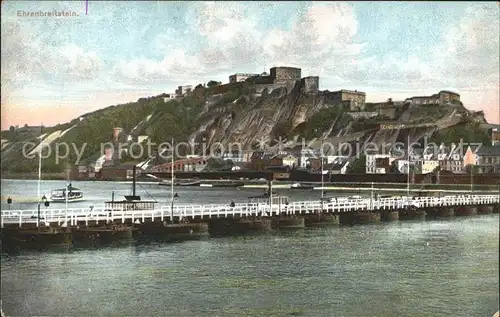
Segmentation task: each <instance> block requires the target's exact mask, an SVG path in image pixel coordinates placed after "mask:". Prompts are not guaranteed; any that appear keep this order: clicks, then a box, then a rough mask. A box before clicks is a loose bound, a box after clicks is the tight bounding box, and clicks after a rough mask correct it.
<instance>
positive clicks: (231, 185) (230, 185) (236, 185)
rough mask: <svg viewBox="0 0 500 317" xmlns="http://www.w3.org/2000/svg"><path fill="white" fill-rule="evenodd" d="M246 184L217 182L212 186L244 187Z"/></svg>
mask: <svg viewBox="0 0 500 317" xmlns="http://www.w3.org/2000/svg"><path fill="white" fill-rule="evenodd" d="M244 185H245V184H244V183H243V182H215V183H213V184H212V187H242V186H244Z"/></svg>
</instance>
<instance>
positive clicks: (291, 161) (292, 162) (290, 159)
mask: <svg viewBox="0 0 500 317" xmlns="http://www.w3.org/2000/svg"><path fill="white" fill-rule="evenodd" d="M282 160H283V166H288V167H294V166H297V165H298V162H299V160H298V159H297V158H296V157H295V156H293V155H291V154H289V155H285V156H284V157H283V159H282Z"/></svg>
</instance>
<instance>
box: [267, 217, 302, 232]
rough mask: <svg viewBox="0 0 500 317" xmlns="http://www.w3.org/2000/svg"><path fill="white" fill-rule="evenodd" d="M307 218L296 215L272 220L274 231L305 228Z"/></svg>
mask: <svg viewBox="0 0 500 317" xmlns="http://www.w3.org/2000/svg"><path fill="white" fill-rule="evenodd" d="M305 226H306V223H305V217H303V216H296V215H290V216H288V215H279V216H276V217H273V218H272V222H271V227H272V228H273V229H302V228H305Z"/></svg>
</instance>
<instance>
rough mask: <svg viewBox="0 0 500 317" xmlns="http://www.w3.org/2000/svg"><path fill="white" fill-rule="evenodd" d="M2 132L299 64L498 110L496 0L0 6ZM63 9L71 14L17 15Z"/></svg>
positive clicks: (324, 85) (490, 112)
mask: <svg viewBox="0 0 500 317" xmlns="http://www.w3.org/2000/svg"><path fill="white" fill-rule="evenodd" d="M1 5H2V11H1V40H2V41H1V56H2V58H1V81H2V82H1V84H2V85H1V110H2V122H1V123H2V129H6V127H8V126H10V125H24V124H29V125H39V124H40V123H42V124H44V125H54V124H57V123H65V122H68V121H70V120H71V119H74V118H76V117H78V116H79V115H81V114H84V113H87V112H89V111H93V110H96V109H100V108H103V107H107V106H111V105H117V104H121V103H126V102H132V101H136V100H137V99H138V98H140V97H147V96H154V95H158V94H161V93H173V92H174V90H175V89H176V87H177V86H179V85H187V84H192V85H197V84H199V83H206V82H208V81H210V80H218V81H222V82H223V83H226V82H228V76H229V75H231V74H233V73H236V72H250V73H261V72H264V71H267V72H269V68H271V67H274V66H294V67H300V68H302V76H303V77H305V76H320V89H321V90H326V89H328V90H330V91H333V90H339V89H357V90H359V91H364V92H366V94H367V101H385V100H387V99H388V98H392V99H393V100H404V99H405V98H408V97H411V96H419V95H431V94H433V93H436V92H438V91H440V90H443V89H446V90H452V91H456V92H458V93H459V94H460V95H461V100H462V102H463V103H464V105H465V106H466V107H467V108H468V109H470V110H483V111H484V112H485V114H486V118H487V120H488V121H489V122H490V123H500V122H499V121H500V118H499V117H500V115H499V107H500V106H499V69H500V65H499V51H500V47H499V37H500V34H499V22H498V21H499V18H500V17H499V8H500V6H499V5H498V3H497V2H484V3H481V2H352V3H350V2H194V1H193V2H173V1H149V2H142V1H141V2H139V1H138V2H133V1H120V2H101V1H96V2H94V1H89V4H88V12H87V13H86V8H85V1H71V2H56V1H46V2H37V1H15V0H6V1H5V0H4V1H2V2H1ZM39 10H42V11H50V12H52V11H63V10H64V11H66V12H74V13H75V14H77V16H69V17H54V16H52V17H25V16H18V15H19V13H22V12H21V11H24V12H36V11H39Z"/></svg>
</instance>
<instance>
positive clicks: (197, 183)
mask: <svg viewBox="0 0 500 317" xmlns="http://www.w3.org/2000/svg"><path fill="white" fill-rule="evenodd" d="M200 184H201V182H200V181H194V182H178V183H175V185H177V186H200Z"/></svg>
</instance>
